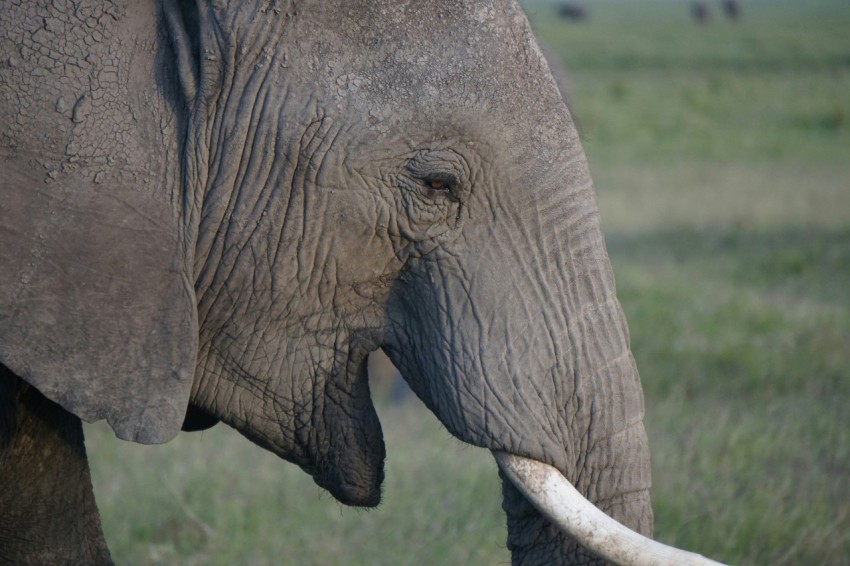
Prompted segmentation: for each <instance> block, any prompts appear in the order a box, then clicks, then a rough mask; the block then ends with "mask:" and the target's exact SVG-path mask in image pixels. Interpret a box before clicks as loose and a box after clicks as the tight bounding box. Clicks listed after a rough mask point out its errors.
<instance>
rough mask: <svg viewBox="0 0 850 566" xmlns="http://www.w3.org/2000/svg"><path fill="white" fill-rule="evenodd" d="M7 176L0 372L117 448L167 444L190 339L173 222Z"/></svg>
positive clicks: (131, 206) (185, 386)
mask: <svg viewBox="0 0 850 566" xmlns="http://www.w3.org/2000/svg"><path fill="white" fill-rule="evenodd" d="M16 173H19V171H16V167H15V166H14V165H13V166H12V168H11V171H9V170H5V171H4V173H3V178H2V180H0V195H2V207H0V266H2V268H0V362H2V363H3V364H4V365H5V366H6V367H8V368H9V369H10V370H12V371H13V372H14V373H16V374H17V375H18V376H20V377H21V378H23V379H24V380H25V381H27V382H29V383H30V384H31V385H33V386H35V387H36V388H37V389H39V390H40V391H41V392H42V393H43V394H44V395H45V396H46V397H48V398H49V399H51V400H53V401H55V402H56V403H58V404H60V405H62V406H63V407H64V408H65V409H67V410H68V411H70V412H72V413H74V414H75V415H77V416H79V417H80V418H82V419H84V420H86V421H89V422H92V421H96V420H100V419H104V418H105V419H106V420H107V421H108V422H109V424H110V425H111V426H112V428H113V429H114V430H115V434H116V435H117V436H118V437H120V438H123V439H125V440H134V441H136V442H142V443H145V444H150V443H161V442H165V441H167V440H170V439H171V438H172V437H174V435H176V434H177V432H178V431H179V430H180V426H181V424H182V422H183V418H184V415H185V413H186V407H187V405H188V401H189V394H190V391H191V386H192V380H193V376H194V369H195V363H196V353H197V336H198V331H197V314H196V307H195V294H194V289H193V285H192V282H191V280H190V279H189V277H187V274H186V269H185V261H184V257H183V254H182V253H181V251H180V248H181V246H179V242H178V238H177V223H176V220H174V216H175V214H174V212H173V211H172V210H169V208H170V207H168V206H165V205H164V203H161V202H157V201H156V200H154V199H152V198H150V197H149V195H146V194H145V193H143V192H136V191H132V190H130V189H128V188H126V187H114V186H113V187H108V188H107V187H104V188H100V187H96V186H94V185H90V186H86V185H85V184H80V183H76V184H73V183H68V184H63V185H62V187H61V190H59V187H56V188H50V189H45V188H44V187H45V186H44V184H43V183H38V184H37V183H35V182H34V180H33V179H31V178H28V177H29V175H26V174H24V175H16ZM146 196H147V198H146Z"/></svg>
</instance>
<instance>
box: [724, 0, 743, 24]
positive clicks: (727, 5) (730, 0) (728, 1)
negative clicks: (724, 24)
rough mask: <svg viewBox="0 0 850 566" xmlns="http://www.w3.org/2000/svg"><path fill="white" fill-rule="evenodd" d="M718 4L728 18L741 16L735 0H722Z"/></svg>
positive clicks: (732, 18)
mask: <svg viewBox="0 0 850 566" xmlns="http://www.w3.org/2000/svg"><path fill="white" fill-rule="evenodd" d="M720 5H721V7H722V8H723V13H724V14H725V15H726V17H727V18H729V19H730V20H737V19H738V18H739V17H740V16H741V6H740V4H739V3H738V2H737V0H722V1H721V2H720Z"/></svg>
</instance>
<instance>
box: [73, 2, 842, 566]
mask: <svg viewBox="0 0 850 566" xmlns="http://www.w3.org/2000/svg"><path fill="white" fill-rule="evenodd" d="M586 4H587V6H588V9H589V12H590V19H589V21H588V22H587V23H584V24H580V25H576V24H566V23H561V22H558V21H557V20H556V19H555V18H553V17H552V14H553V12H552V8H551V4H549V3H545V2H528V3H527V7H528V11H529V13H530V15H531V18H532V20H533V22H534V23H535V26H536V28H537V30H538V33H539V35H540V36H541V37H543V38H544V39H545V41H546V42H547V43H548V44H549V45H550V46H551V47H552V48H553V49H554V50H555V51H556V52H557V53H558V54H559V55H560V56H561V57H562V59H563V61H564V64H565V66H566V68H567V69H568V71H569V75H570V79H571V84H572V94H571V98H572V101H573V107H574V110H575V113H576V115H577V117H578V120H579V122H580V126H581V130H582V134H583V137H584V140H585V147H586V150H587V153H588V156H589V159H590V162H591V167H592V170H593V173H594V176H595V180H596V184H597V189H598V194H599V202H600V207H601V210H602V216H603V221H604V224H605V227H606V234H607V238H608V243H609V251H610V253H611V257H612V260H613V262H614V269H615V271H616V275H617V281H618V289H619V295H620V299H621V301H622V303H623V305H624V308H625V310H626V313H627V316H628V318H629V322H630V328H631V333H632V345H633V350H634V352H635V355H636V357H637V360H638V366H639V367H640V369H641V375H642V379H643V383H644V388H645V390H646V402H647V419H646V424H647V428H648V431H649V434H650V442H651V447H652V451H653V474H654V487H653V500H654V508H655V513H656V536H657V538H659V539H660V540H662V541H664V542H668V543H672V544H676V545H679V546H683V547H687V548H689V549H692V550H695V551H698V552H701V553H703V554H707V555H709V556H712V557H713V558H715V559H718V560H723V561H726V562H729V563H733V564H788V565H799V564H835V565H840V564H850V409H848V406H850V3H848V2H846V1H844V0H831V1H827V0H806V1H805V2H803V1H791V0H772V1H768V0H750V1H749V2H747V1H744V2H741V4H742V6H743V19H742V20H741V21H739V22H737V23H731V22H727V21H723V20H722V19H721V18H720V17H719V11H718V10H717V9H716V4H713V5H712V7H713V8H715V12H714V16H715V17H714V19H713V21H712V22H711V23H709V24H708V25H705V26H697V25H696V24H694V23H692V22H691V21H690V19H689V16H688V10H687V3H686V2H681V1H676V0H643V1H640V2H638V1H633V0H629V1H627V0H594V2H586ZM379 396H381V397H385V392H384V393H379ZM379 413H380V415H381V419H382V422H383V423H384V429H385V433H386V436H387V445H388V463H387V482H386V488H385V492H384V501H385V503H384V504H383V505H382V506H381V507H380V508H379V509H377V510H374V511H369V512H364V511H357V510H352V509H347V508H343V507H341V506H340V505H338V504H337V503H335V502H334V501H333V500H332V498H331V497H330V496H328V495H327V494H323V493H322V492H321V490H320V489H319V488H317V487H316V486H315V485H314V484H313V483H312V480H310V479H309V478H308V477H307V476H306V475H305V474H303V473H302V472H301V471H300V470H298V469H297V468H296V467H294V466H291V465H289V464H286V463H284V462H281V461H280V460H278V459H276V458H274V457H272V456H271V455H269V454H267V453H265V452H263V451H261V450H259V449H257V448H255V447H254V446H253V445H251V444H250V443H249V442H247V441H246V440H244V439H242V438H241V437H239V436H238V434H236V433H235V432H233V431H232V430H230V429H227V428H226V427H221V426H219V427H216V428H214V429H212V430H210V431H207V432H205V433H202V434H201V433H195V434H183V435H181V436H180V437H179V438H178V439H177V440H176V441H174V442H172V443H169V444H168V445H165V446H161V447H142V446H137V445H130V444H126V443H120V442H118V441H115V440H114V439H113V438H111V437H110V433H109V432H108V430H106V429H105V428H104V427H103V426H101V425H96V426H89V427H88V428H87V433H88V436H89V439H90V440H89V450H90V455H91V459H92V462H93V464H92V465H93V473H94V476H95V488H96V492H97V496H98V501H99V504H100V507H101V510H102V514H103V519H104V525H105V530H106V534H107V538H108V539H109V542H110V545H111V548H112V550H113V554H114V557H115V559H116V561H117V562H118V563H120V564H237V563H238V564H496V563H505V562H507V561H509V556H508V553H507V551H506V550H505V549H504V540H505V536H506V532H505V527H504V518H503V514H502V512H501V509H500V487H499V482H498V479H497V476H496V468H495V464H494V463H493V461H492V459H491V458H490V456H489V455H488V454H487V453H486V452H484V451H481V450H477V449H473V448H468V447H464V446H461V445H460V444H459V443H458V442H456V441H455V440H453V439H452V438H451V437H449V435H448V433H446V432H445V431H444V430H442V429H441V428H440V426H439V425H438V424H437V423H436V419H434V417H433V416H431V415H430V413H428V412H427V411H426V410H425V409H423V408H422V407H421V405H419V404H418V402H417V401H415V400H410V401H408V402H406V403H405V404H403V405H401V406H391V405H390V404H388V403H381V404H380V406H379Z"/></svg>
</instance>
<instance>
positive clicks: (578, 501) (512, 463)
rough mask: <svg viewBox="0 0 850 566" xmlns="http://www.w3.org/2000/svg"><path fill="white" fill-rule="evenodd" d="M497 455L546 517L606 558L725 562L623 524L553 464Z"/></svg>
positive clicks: (654, 563)
mask: <svg viewBox="0 0 850 566" xmlns="http://www.w3.org/2000/svg"><path fill="white" fill-rule="evenodd" d="M493 456H494V457H495V458H496V462H498V464H499V467H501V468H502V471H503V472H504V473H505V475H506V476H508V477H509V478H510V480H511V481H512V482H513V483H514V485H515V486H516V487H517V489H519V490H520V491H521V492H522V494H523V495H525V497H527V498H528V500H529V501H531V502H532V503H533V504H534V506H535V507H537V509H538V510H539V511H540V512H541V513H543V515H544V516H546V517H547V518H548V519H549V520H550V521H552V522H553V523H554V524H556V525H558V526H560V527H561V528H562V529H563V530H564V531H566V532H567V533H569V534H570V535H572V537H573V538H575V539H576V541H577V542H578V543H579V544H581V545H582V546H584V547H585V548H587V549H588V550H591V551H592V552H594V553H595V554H597V555H599V556H601V557H602V558H605V559H606V560H609V561H611V562H614V563H615V564H620V565H623V566H666V565H671V566H672V565H681V566H707V565H709V564H714V565H717V564H720V562H715V561H713V560H710V559H708V558H705V557H704V556H701V555H699V554H695V553H693V552H687V551H685V550H680V549H678V548H674V547H672V546H667V545H665V544H661V543H660V542H656V541H654V540H652V539H649V538H647V537H645V536H643V535H641V534H638V533H636V532H634V531H633V530H631V529H629V528H627V527H625V526H623V525H621V524H620V523H618V522H617V521H615V520H614V519H612V518H611V517H609V516H608V515H606V514H605V513H603V512H602V511H600V510H599V509H598V508H597V507H596V506H595V505H594V504H593V503H591V502H590V501H588V500H587V499H585V497H584V496H583V495H582V494H580V493H579V492H578V490H577V489H576V488H575V487H573V485H572V484H571V483H570V482H569V481H567V479H566V478H565V477H564V476H563V475H562V474H561V473H560V472H559V471H558V470H557V469H555V468H553V467H552V466H549V465H548V464H544V463H542V462H538V461H535V460H529V459H528V458H523V457H521V456H515V455H513V454H508V453H507V452H501V451H495V450H494V451H493Z"/></svg>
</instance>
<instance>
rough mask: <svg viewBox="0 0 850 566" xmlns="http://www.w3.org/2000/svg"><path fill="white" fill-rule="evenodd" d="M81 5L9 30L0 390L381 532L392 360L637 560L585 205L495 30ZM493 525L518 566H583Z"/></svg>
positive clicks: (554, 131)
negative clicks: (278, 479) (363, 509)
mask: <svg viewBox="0 0 850 566" xmlns="http://www.w3.org/2000/svg"><path fill="white" fill-rule="evenodd" d="M74 4H75V5H76V8H75V7H74V6H72V4H71V3H70V2H68V3H63V2H56V3H51V2H46V1H44V2H26V3H24V2H18V1H10V0H6V1H4V2H3V5H2V9H0V24H2V25H0V125H2V128H0V130H2V131H0V162H2V176H0V198H2V203H3V206H2V208H0V266H2V269H0V362H2V364H4V365H5V366H6V367H8V368H9V369H10V370H11V372H13V373H14V374H16V375H17V376H20V378H22V379H23V380H24V381H26V382H28V383H29V384H31V385H32V386H34V387H35V388H37V389H38V390H39V391H40V392H41V393H43V394H44V395H45V396H46V397H47V398H49V399H50V400H52V401H55V402H56V403H58V404H59V405H61V407H63V408H64V409H62V410H66V411H69V412H70V413H72V414H73V415H76V416H77V417H80V418H82V419H85V420H88V421H92V420H97V419H101V418H105V419H107V420H108V421H109V423H110V424H111V425H112V427H113V429H114V430H115V432H116V434H117V435H118V436H119V437H121V438H124V439H129V440H134V441H137V442H142V443H156V442H165V441H167V440H169V439H170V438H172V437H173V436H174V435H175V434H177V432H178V430H179V429H180V427H181V424H182V423H183V420H184V416H185V415H186V411H187V407H190V409H191V410H190V415H189V419H188V420H189V421H190V422H187V424H186V426H187V428H199V427H203V426H208V425H209V424H212V423H213V422H215V419H220V420H221V421H223V422H225V423H227V424H229V425H231V426H233V427H235V428H236V429H237V430H239V431H240V432H242V433H243V434H244V435H245V436H247V437H248V438H250V439H251V440H253V441H254V442H256V443H257V444H259V445H261V446H263V447H264V448H267V449H268V450H271V451H273V452H274V453H276V454H278V455H279V456H281V457H282V458H285V459H287V460H289V461H291V462H295V463H296V464H298V465H299V466H301V467H302V468H303V469H304V470H305V471H307V472H308V473H310V474H311V475H312V476H313V478H314V479H315V481H316V482H317V483H318V484H319V485H321V486H323V487H325V488H326V489H328V490H329V491H330V492H331V493H332V494H333V495H334V496H335V497H336V498H337V499H339V500H340V501H342V502H344V503H348V504H352V505H364V506H373V505H376V504H377V503H378V502H379V499H380V486H381V481H382V479H383V462H384V455H385V451H384V444H383V439H382V433H381V428H380V424H379V422H378V419H377V415H376V413H375V410H374V407H373V405H372V402H371V400H370V397H369V385H368V382H367V376H366V372H365V360H366V357H367V355H368V353H369V352H370V351H373V350H376V349H378V348H383V349H384V350H385V351H386V352H387V353H388V354H389V356H390V358H391V359H392V361H393V362H394V363H395V365H396V366H398V367H399V369H400V370H401V372H402V374H403V375H404V376H405V378H406V379H407V381H408V382H409V384H410V386H411V388H412V389H413V391H415V392H416V394H417V395H418V396H419V397H420V398H421V399H422V400H423V401H424V402H425V404H426V405H427V406H428V407H429V408H430V409H431V410H432V411H433V412H434V414H435V415H436V416H437V417H438V418H439V419H440V420H441V422H442V423H443V424H444V425H445V426H446V427H447V428H448V430H449V431H450V432H451V433H452V434H454V435H455V436H457V437H458V438H459V439H461V440H463V441H465V442H468V443H471V444H474V445H476V446H481V447H486V448H489V449H494V450H505V451H507V452H511V453H514V454H518V455H521V456H526V457H530V458H533V459H536V460H539V461H542V462H545V463H548V464H552V465H554V466H555V467H557V468H558V469H559V470H561V472H562V473H563V474H564V475H565V476H566V477H567V478H568V479H569V480H570V481H572V482H573V483H574V484H575V485H576V486H577V487H578V489H579V490H580V491H581V492H582V493H584V494H585V495H586V496H587V497H588V498H589V499H590V500H591V501H593V502H595V503H596V504H597V505H598V506H599V507H600V508H601V509H603V510H604V511H605V512H607V513H608V514H610V515H612V516H613V517H615V518H616V519H618V520H619V521H620V522H622V523H624V524H625V525H627V526H629V527H631V528H633V529H636V530H638V531H640V532H642V533H645V534H649V533H650V531H651V529H652V512H651V508H650V503H649V491H648V490H649V485H650V479H649V455H648V447H647V440H646V437H645V433H644V429H643V425H642V417H643V399H642V394H641V389H640V383H639V378H638V374H637V371H636V369H635V365H634V361H633V358H632V355H631V353H630V351H629V345H628V341H629V339H628V331H627V328H626V324H625V320H624V318H623V314H622V311H621V309H620V306H619V304H618V302H617V299H616V297H615V292H614V281H613V276H612V272H611V268H610V265H609V261H608V257H607V254H606V251H605V246H604V242H603V238H602V234H601V230H600V225H599V217H598V213H597V208H596V204H595V201H594V194H593V188H592V183H591V180H590V176H589V173H588V169H587V165H586V160H585V157H584V154H583V151H582V148H581V145H580V143H579V140H578V137H577V134H576V130H575V128H574V126H573V123H572V120H571V118H570V115H569V113H568V111H567V109H566V106H565V105H564V103H563V102H562V100H561V97H560V94H559V92H558V89H557V87H556V85H555V83H554V81H553V79H552V77H551V74H550V72H549V70H548V67H547V65H546V63H545V62H544V60H543V58H542V56H541V53H540V51H539V49H538V48H537V46H536V43H535V41H534V38H533V36H532V32H531V30H530V28H529V25H528V22H527V21H526V19H525V17H524V15H523V14H522V13H521V11H520V9H519V8H518V7H517V6H516V5H515V4H514V3H513V2H509V1H507V0H485V1H481V2H465V1H460V0H455V1H449V0H440V1H433V2H399V1H394V0H393V1H390V0H383V1H370V2H366V1H363V2H355V1H349V0H339V1H338V2H337V1H327V0H323V1H321V2H299V1H295V0H293V1H292V2H259V1H244V2H235V1H234V2H226V1H219V2H213V3H210V4H207V3H206V2H199V3H198V5H195V3H194V2H184V3H182V4H174V3H172V2H163V3H161V4H160V3H154V2H133V3H130V2H118V1H115V2H105V3H97V2H86V1H82V2H76V3H74ZM101 4H102V5H101ZM12 479H14V478H12ZM504 508H505V510H506V512H507V517H508V525H509V540H508V545H509V547H510V548H511V549H512V551H513V560H514V562H515V563H518V564H519V563H522V564H538V563H540V564H543V563H546V564H550V563H581V564H586V563H592V562H593V561H594V560H595V559H594V558H593V557H592V556H590V555H589V554H588V553H586V552H585V551H584V550H582V549H581V548H580V547H578V546H577V545H576V544H575V543H573V542H572V541H571V540H570V539H569V538H568V537H567V536H566V535H563V534H561V533H560V532H559V531H557V530H555V529H554V528H552V527H551V526H550V525H549V524H548V523H547V522H546V520H544V519H543V518H542V517H541V516H540V515H539V514H538V513H537V512H536V511H535V510H534V509H533V508H532V507H531V506H530V505H529V504H528V503H526V501H525V500H524V499H523V498H522V496H520V495H519V494H518V492H517V491H516V490H515V488H514V487H513V486H512V485H510V484H508V483H504ZM0 540H2V538H0ZM45 544H47V543H45ZM107 560H108V557H107V558H105V559H104V561H107Z"/></svg>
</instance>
